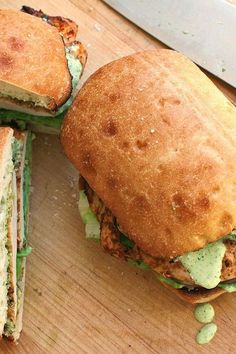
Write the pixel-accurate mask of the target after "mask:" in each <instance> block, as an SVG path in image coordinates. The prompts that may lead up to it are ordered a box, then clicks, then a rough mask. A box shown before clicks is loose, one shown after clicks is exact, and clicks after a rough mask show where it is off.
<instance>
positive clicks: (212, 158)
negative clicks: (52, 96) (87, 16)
mask: <svg viewBox="0 0 236 354" xmlns="http://www.w3.org/2000/svg"><path fill="white" fill-rule="evenodd" d="M235 132H236V109H235V107H234V105H233V104H232V103H231V102H230V101H229V100H228V99H227V98H226V97H225V96H224V95H223V94H222V93H221V92H220V91H219V90H218V89H217V87H216V86H214V84H213V83H212V82H211V81H210V80H209V79H208V78H207V77H206V76H205V75H204V74H203V73H202V72H201V70H200V69H199V68H198V67H197V66H196V65H195V64H194V63H192V62H191V61H190V60H189V59H188V58H186V57H185V56H184V55H182V54H180V53H177V52H175V51H172V50H166V49H163V50H152V51H144V52H140V53H136V54H133V55H130V56H127V57H124V58H121V59H119V60H116V61H114V62H112V63H110V64H107V65H105V66H104V67H102V68H100V69H99V70H98V71H97V72H95V73H94V74H93V75H92V76H91V77H90V78H89V79H88V80H87V82H86V83H85V84H84V86H83V87H82V89H81V90H80V92H79V93H78V95H77V97H76V98H75V100H74V103H73V105H72V107H71V108H70V109H69V111H68V112H67V114H66V117H65V120H64V122H63V125H62V130H61V142H62V145H63V147H64V151H65V153H66V155H67V156H68V158H69V159H70V160H71V162H72V163H73V164H74V165H75V167H76V168H77V169H78V170H79V172H80V175H81V177H80V183H79V188H80V201H79V208H80V213H81V217H82V220H83V221H84V223H85V224H86V234H87V237H88V238H94V239H96V240H97V241H99V242H100V243H101V246H102V247H103V249H104V250H105V251H107V252H109V253H110V254H111V255H113V256H115V257H117V258H121V259H123V260H126V261H128V262H130V263H132V264H136V265H137V266H140V267H141V268H150V269H152V270H153V271H154V272H155V274H156V277H157V278H158V279H159V280H160V281H161V283H162V284H163V285H165V286H166V287H168V288H169V289H172V290H173V291H174V292H175V293H176V294H177V295H178V296H180V297H181V298H182V299H185V300H187V301H189V302H191V303H201V302H206V301H209V300H211V299H214V298H216V297H217V296H219V295H221V294H223V293H224V292H232V291H235V290H236V230H235V229H236V203H235V200H236V184H235V180H236V165H235V159H236V140H235Z"/></svg>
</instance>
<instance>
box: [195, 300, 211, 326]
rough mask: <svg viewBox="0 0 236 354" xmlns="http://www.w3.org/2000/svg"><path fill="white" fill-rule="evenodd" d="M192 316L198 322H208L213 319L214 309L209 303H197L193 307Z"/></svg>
mask: <svg viewBox="0 0 236 354" xmlns="http://www.w3.org/2000/svg"><path fill="white" fill-rule="evenodd" d="M194 316H195V318H196V320H197V321H198V322H201V323H210V322H212V321H213V319H214V316H215V311H214V308H213V306H212V305H211V304H207V303H205V304H199V305H197V306H196V308H195V311H194Z"/></svg>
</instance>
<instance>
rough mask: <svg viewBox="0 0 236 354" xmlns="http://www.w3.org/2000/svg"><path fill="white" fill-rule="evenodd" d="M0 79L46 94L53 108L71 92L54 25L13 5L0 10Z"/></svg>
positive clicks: (42, 94) (61, 47) (60, 42)
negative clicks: (18, 9)
mask: <svg viewBox="0 0 236 354" xmlns="http://www.w3.org/2000/svg"><path fill="white" fill-rule="evenodd" d="M0 22H1V41H0V65H1V72H0V90H1V82H6V83H10V84H12V85H13V86H17V87H20V88H21V89H22V90H26V91H28V92H32V93H35V94H36V95H38V96H40V97H45V98H46V101H48V102H49V104H50V106H49V107H48V108H49V109H50V110H56V109H57V107H60V106H61V105H62V104H63V103H64V102H65V101H66V100H67V99H68V98H69V96H70V94H71V90H72V83H71V75H70V72H69V69H68V65H67V59H66V56H65V48H64V44H63V40H62V38H61V36H60V34H59V32H58V30H57V28H55V27H53V26H51V25H49V24H47V23H46V22H45V21H42V20H41V19H40V18H37V17H35V16H31V15H28V14H26V13H23V12H21V11H16V10H13V9H1V10H0Z"/></svg>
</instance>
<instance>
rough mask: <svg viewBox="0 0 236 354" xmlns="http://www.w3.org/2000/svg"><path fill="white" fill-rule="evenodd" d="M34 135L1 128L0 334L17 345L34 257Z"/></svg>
mask: <svg viewBox="0 0 236 354" xmlns="http://www.w3.org/2000/svg"><path fill="white" fill-rule="evenodd" d="M31 142H32V136H31V133H30V132H17V131H15V132H14V131H13V130H12V129H11V128H8V127H6V128H3V127H1V128H0V199H1V206H0V229H1V232H0V259H1V262H0V272H1V282H0V287H1V289H0V334H1V336H5V337H7V338H8V339H10V340H13V341H17V340H18V338H19V336H20V332H21V330H22V314H23V300H24V284H25V257H26V256H27V255H28V254H29V253H30V251H31V248H30V247H29V246H28V238H27V227H28V209H29V186H30V162H31Z"/></svg>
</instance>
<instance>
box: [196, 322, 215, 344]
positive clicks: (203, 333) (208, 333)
mask: <svg viewBox="0 0 236 354" xmlns="http://www.w3.org/2000/svg"><path fill="white" fill-rule="evenodd" d="M216 331H217V325H216V324H215V323H208V324H206V325H205V326H203V327H202V328H201V329H200V331H199V332H198V334H197V336H196V342H197V343H198V344H207V343H209V342H210V341H211V340H212V339H213V338H214V336H215V334H216Z"/></svg>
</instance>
